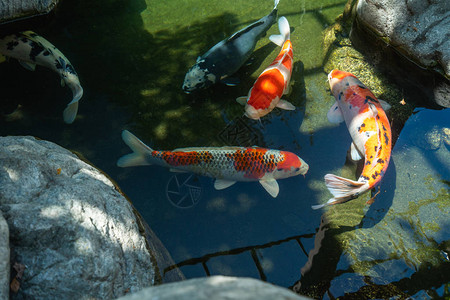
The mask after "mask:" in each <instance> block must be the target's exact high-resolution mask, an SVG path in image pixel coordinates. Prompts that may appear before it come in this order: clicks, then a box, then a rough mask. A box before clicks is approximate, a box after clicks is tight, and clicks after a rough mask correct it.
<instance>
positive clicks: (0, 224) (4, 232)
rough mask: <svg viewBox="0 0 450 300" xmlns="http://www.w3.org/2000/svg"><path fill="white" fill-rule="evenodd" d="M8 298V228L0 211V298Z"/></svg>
mask: <svg viewBox="0 0 450 300" xmlns="http://www.w3.org/2000/svg"><path fill="white" fill-rule="evenodd" d="M8 298H9V229H8V224H7V223H6V220H5V218H3V215H2V213H1V212H0V299H8Z"/></svg>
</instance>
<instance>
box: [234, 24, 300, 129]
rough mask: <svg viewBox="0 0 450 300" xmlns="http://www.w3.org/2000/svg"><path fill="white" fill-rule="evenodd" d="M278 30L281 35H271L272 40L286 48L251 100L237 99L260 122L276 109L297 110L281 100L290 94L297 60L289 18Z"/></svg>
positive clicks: (250, 95) (257, 83)
mask: <svg viewBox="0 0 450 300" xmlns="http://www.w3.org/2000/svg"><path fill="white" fill-rule="evenodd" d="M278 28H279V29H280V34H279V35H271V36H270V37H269V39H270V40H271V41H272V42H274V43H275V44H277V45H279V46H280V47H282V48H281V51H280V53H279V54H278V56H277V57H276V58H275V60H274V61H273V62H272V63H271V64H270V66H269V67H267V68H266V69H265V70H264V71H263V72H262V73H261V75H259V77H258V79H256V81H255V83H254V84H253V87H252V88H251V89H250V91H249V93H248V96H244V97H239V98H237V99H236V101H237V102H238V103H240V104H242V105H245V115H246V116H247V117H249V118H250V119H254V120H258V119H259V118H261V117H263V116H265V115H267V114H268V113H270V112H271V111H272V110H273V109H274V108H275V107H278V108H281V109H286V110H294V109H295V106H294V105H292V104H291V103H289V102H287V101H286V100H283V99H281V97H282V96H283V95H284V94H287V93H288V92H289V81H290V80H291V74H292V65H293V57H294V54H293V52H292V43H291V40H290V28H289V22H288V21H287V19H286V18H285V17H280V18H279V20H278Z"/></svg>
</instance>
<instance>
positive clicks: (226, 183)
mask: <svg viewBox="0 0 450 300" xmlns="http://www.w3.org/2000/svg"><path fill="white" fill-rule="evenodd" d="M235 183H236V181H232V180H226V179H216V181H214V188H215V189H216V190H223V189H226V188H228V187H230V186H232V185H233V184H235Z"/></svg>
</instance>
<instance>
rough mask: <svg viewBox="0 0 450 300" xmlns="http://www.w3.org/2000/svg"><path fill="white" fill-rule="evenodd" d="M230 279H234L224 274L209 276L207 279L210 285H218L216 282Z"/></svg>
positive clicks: (220, 282)
mask: <svg viewBox="0 0 450 300" xmlns="http://www.w3.org/2000/svg"><path fill="white" fill-rule="evenodd" d="M230 281H236V279H235V278H231V277H225V276H215V277H211V278H210V279H209V282H208V283H209V284H211V285H218V284H222V283H224V282H230Z"/></svg>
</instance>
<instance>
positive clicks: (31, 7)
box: [0, 0, 59, 23]
mask: <svg viewBox="0 0 450 300" xmlns="http://www.w3.org/2000/svg"><path fill="white" fill-rule="evenodd" d="M58 2H59V0H1V1H0V23H4V22H10V21H13V20H15V19H22V18H27V17H32V16H35V15H42V14H46V13H48V12H50V11H51V10H52V9H53V8H54V7H55V6H56V4H58Z"/></svg>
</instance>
